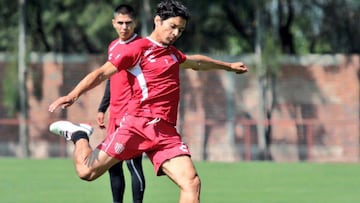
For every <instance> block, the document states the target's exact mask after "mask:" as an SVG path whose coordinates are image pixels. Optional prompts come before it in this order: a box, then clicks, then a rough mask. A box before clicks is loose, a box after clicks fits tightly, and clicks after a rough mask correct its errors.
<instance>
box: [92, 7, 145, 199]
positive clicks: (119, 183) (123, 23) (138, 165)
mask: <svg viewBox="0 0 360 203" xmlns="http://www.w3.org/2000/svg"><path fill="white" fill-rule="evenodd" d="M136 20H137V19H136V16H135V10H134V9H133V8H132V7H131V6H129V5H126V4H122V5H119V6H117V7H116V8H115V10H114V18H113V19H112V25H113V27H114V29H115V30H116V32H117V34H118V38H117V39H115V40H113V41H112V42H111V43H110V45H109V47H108V54H109V55H111V54H112V51H113V50H115V49H117V50H121V49H126V47H127V46H130V45H131V43H132V42H134V41H136V40H138V39H140V37H139V36H138V35H137V34H135V33H134V30H135V27H136ZM110 92H111V97H110ZM130 97H131V90H130V86H129V83H128V80H127V72H126V71H120V72H119V73H117V74H114V75H113V76H111V78H110V79H109V80H108V81H107V82H106V88H105V93H104V96H103V99H102V100H101V104H100V106H99V108H98V114H97V123H98V125H99V126H100V128H105V123H104V115H105V112H106V110H107V109H108V107H109V106H110V110H109V123H108V126H107V135H108V136H109V135H111V134H112V133H114V132H115V130H116V128H117V127H118V126H119V124H120V121H121V118H122V117H123V116H124V115H125V112H126V105H127V102H128V100H129V99H130ZM122 163H123V161H120V162H119V163H117V164H115V165H113V166H112V167H111V168H110V169H109V176H110V185H111V192H112V197H113V202H114V203H121V202H123V199H124V191H125V178H124V171H123V167H122V165H123V164H122ZM126 165H127V167H128V169H129V171H130V174H131V182H132V184H131V185H132V197H133V202H134V203H141V202H143V198H144V191H145V177H144V172H143V168H142V155H140V156H138V157H135V158H133V159H130V160H127V161H126Z"/></svg>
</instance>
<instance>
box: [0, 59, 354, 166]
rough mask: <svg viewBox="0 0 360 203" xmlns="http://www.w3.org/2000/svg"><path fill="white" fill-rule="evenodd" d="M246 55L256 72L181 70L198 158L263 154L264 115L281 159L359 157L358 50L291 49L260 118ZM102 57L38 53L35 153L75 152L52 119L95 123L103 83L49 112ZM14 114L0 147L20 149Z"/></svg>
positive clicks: (2, 123) (187, 128)
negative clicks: (54, 131)
mask: <svg viewBox="0 0 360 203" xmlns="http://www.w3.org/2000/svg"><path fill="white" fill-rule="evenodd" d="M215 58H216V57H215ZM0 59H1V57H0ZM241 59H242V60H244V61H246V62H247V63H248V64H249V67H250V72H249V73H246V74H244V75H235V74H232V73H228V72H225V71H208V72H196V71H193V70H182V71H181V103H180V108H179V119H178V120H179V122H178V126H177V127H178V130H179V131H180V133H181V134H182V136H183V138H184V140H185V141H186V142H187V143H188V144H189V146H190V149H191V151H192V154H193V157H194V159H196V160H200V159H207V160H209V161H239V160H256V159H261V157H260V156H259V147H258V146H259V145H258V144H259V139H258V136H257V132H258V130H257V129H258V128H257V127H259V126H258V124H259V122H260V121H261V123H263V124H264V125H271V127H272V129H271V130H272V133H271V137H270V138H269V139H270V141H271V142H270V145H269V150H270V153H271V158H272V159H273V160H275V161H279V162H280V161H302V160H308V161H316V162H323V161H333V162H356V161H358V160H359V143H360V142H359V98H360V97H359V96H360V95H359V67H360V65H359V64H360V62H359V56H358V55H351V56H342V55H325V56H317V55H311V56H306V57H288V58H286V57H284V63H283V65H281V67H280V71H279V75H278V77H277V80H276V83H274V89H273V90H274V92H275V93H276V94H275V95H276V97H275V98H276V102H275V105H274V108H273V112H272V119H271V121H266V122H265V121H263V120H261V119H260V118H259V98H262V97H260V96H259V90H258V83H257V78H256V74H255V71H253V70H252V66H251V63H252V57H251V56H243V57H242V58H241ZM226 60H231V61H232V60H234V59H233V58H227V59H226ZM103 61H104V57H102V56H82V55H54V54H45V55H35V54H33V55H31V57H30V62H29V66H28V68H29V74H28V81H27V86H28V93H29V100H28V102H29V124H30V125H29V132H30V149H31V155H32V157H35V158H44V157H49V156H68V155H69V153H70V152H71V151H72V144H71V143H66V142H65V141H64V140H63V139H60V138H58V137H56V136H54V135H51V134H50V133H49V132H48V125H49V124H50V123H51V122H52V121H54V120H59V119H69V120H71V121H74V122H87V123H91V124H93V125H94V126H96V123H95V118H96V117H95V116H96V110H97V106H98V104H99V102H100V100H101V97H102V94H103V89H104V85H103V84H102V85H100V86H99V87H96V88H95V89H94V90H92V91H91V92H89V93H87V94H85V95H83V96H82V97H81V98H80V99H79V100H78V101H77V103H76V104H74V105H73V106H72V107H70V108H69V109H67V110H63V111H57V112H55V113H53V114H50V113H48V112H47V107H48V105H49V104H50V103H51V102H52V101H53V100H54V99H55V98H57V97H58V96H60V95H64V94H66V93H67V92H68V91H70V90H71V89H72V88H73V87H74V86H75V85H76V83H77V82H78V81H79V80H80V79H81V78H82V77H84V76H85V75H86V74H87V73H88V72H89V71H91V70H93V69H95V68H97V67H98V66H99V65H100V64H102V62H103ZM6 64H7V62H6V60H4V59H3V60H2V61H0V77H3V76H4V75H6V74H5V67H6ZM0 91H2V89H0ZM2 95H3V94H0V99H2ZM269 95H270V94H269V93H268V96H269ZM270 98H271V97H270ZM262 99H263V98H262ZM263 101H266V100H264V99H263ZM4 108H5V107H4V106H3V105H0V113H1V116H0V118H6V115H5V112H6V110H5V109H4ZM10 119H11V118H10ZM7 121H9V120H4V119H0V132H1V133H0V141H1V143H0V155H6V156H11V155H17V154H18V151H19V149H18V143H17V141H18V132H17V130H18V128H17V124H16V122H7ZM15 121H16V119H15ZM95 129H96V130H95V133H94V136H92V138H91V144H92V145H93V146H95V145H97V144H98V143H99V142H100V141H101V140H102V138H103V136H105V132H104V131H102V130H100V129H98V128H96V127H95Z"/></svg>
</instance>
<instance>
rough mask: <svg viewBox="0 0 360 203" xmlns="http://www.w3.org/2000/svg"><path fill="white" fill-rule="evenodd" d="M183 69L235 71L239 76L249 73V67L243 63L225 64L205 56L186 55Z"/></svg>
mask: <svg viewBox="0 0 360 203" xmlns="http://www.w3.org/2000/svg"><path fill="white" fill-rule="evenodd" d="M180 67H181V68H191V69H193V70H215V69H222V70H227V71H233V72H236V73H238V74H241V73H245V72H247V71H248V68H247V66H246V65H245V64H244V63H242V62H234V63H230V62H225V61H220V60H216V59H213V58H210V57H208V56H204V55H199V54H197V55H186V61H185V62H184V63H182V64H181V65H180Z"/></svg>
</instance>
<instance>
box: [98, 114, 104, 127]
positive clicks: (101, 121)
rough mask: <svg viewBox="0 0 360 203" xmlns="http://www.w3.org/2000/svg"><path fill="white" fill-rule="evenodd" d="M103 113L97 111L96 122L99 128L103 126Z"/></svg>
mask: <svg viewBox="0 0 360 203" xmlns="http://www.w3.org/2000/svg"><path fill="white" fill-rule="evenodd" d="M104 117H105V114H104V113H103V112H98V113H97V116H96V122H97V124H98V125H99V127H100V128H101V129H104V128H105V119H104Z"/></svg>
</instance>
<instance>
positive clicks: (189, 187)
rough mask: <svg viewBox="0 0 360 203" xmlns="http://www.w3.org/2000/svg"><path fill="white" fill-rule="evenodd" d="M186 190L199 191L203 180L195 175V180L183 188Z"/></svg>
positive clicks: (188, 182)
mask: <svg viewBox="0 0 360 203" xmlns="http://www.w3.org/2000/svg"><path fill="white" fill-rule="evenodd" d="M182 187H183V189H184V190H188V191H199V190H200V187H201V180H200V177H199V176H198V175H195V176H194V177H193V178H191V179H189V180H188V181H186V182H185V184H184V185H183V186H182Z"/></svg>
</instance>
